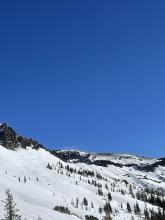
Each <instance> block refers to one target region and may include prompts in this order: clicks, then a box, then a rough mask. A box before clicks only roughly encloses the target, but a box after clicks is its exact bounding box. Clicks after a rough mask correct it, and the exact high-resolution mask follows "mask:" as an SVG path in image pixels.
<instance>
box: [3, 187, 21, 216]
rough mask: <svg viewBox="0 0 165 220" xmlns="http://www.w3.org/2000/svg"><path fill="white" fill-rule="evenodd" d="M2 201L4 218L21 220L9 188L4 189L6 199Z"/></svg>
mask: <svg viewBox="0 0 165 220" xmlns="http://www.w3.org/2000/svg"><path fill="white" fill-rule="evenodd" d="M3 202H4V203H5V208H4V210H5V218H4V220H21V216H20V215H19V214H18V212H19V210H18V209H16V203H15V202H14V199H13V195H12V194H11V192H10V190H9V189H7V190H6V199H5V201H3Z"/></svg>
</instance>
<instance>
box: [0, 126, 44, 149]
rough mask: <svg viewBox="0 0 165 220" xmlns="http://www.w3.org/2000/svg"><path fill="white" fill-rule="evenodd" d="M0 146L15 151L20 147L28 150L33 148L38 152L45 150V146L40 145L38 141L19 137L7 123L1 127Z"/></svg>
mask: <svg viewBox="0 0 165 220" xmlns="http://www.w3.org/2000/svg"><path fill="white" fill-rule="evenodd" d="M0 145H2V146H3V147H5V148H7V149H10V150H14V149H16V148H18V147H21V148H26V147H28V146H31V147H32V148H34V149H36V150H37V149H39V148H44V146H43V145H41V144H39V143H38V142H37V141H35V140H33V139H31V138H25V137H23V136H20V135H18V134H17V133H16V132H15V131H14V130H13V129H12V128H11V127H9V126H8V125H7V124H5V123H3V124H1V125H0Z"/></svg>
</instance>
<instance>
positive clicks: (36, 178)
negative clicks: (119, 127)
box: [0, 145, 165, 220]
mask: <svg viewBox="0 0 165 220" xmlns="http://www.w3.org/2000/svg"><path fill="white" fill-rule="evenodd" d="M76 157H77V159H76ZM0 177H1V178H0V219H1V218H4V203H3V202H2V201H1V200H4V198H5V190H6V189H10V191H11V193H12V194H13V196H14V200H15V201H16V203H17V208H18V209H19V210H20V213H21V215H22V217H23V219H24V218H26V219H27V220H35V219H36V220H37V219H38V216H40V217H41V218H42V220H78V219H83V220H85V219H88V218H87V216H88V217H89V216H93V219H94V217H96V219H99V220H102V219H103V218H104V215H105V212H104V207H105V204H106V203H107V202H109V203H110V205H111V208H112V214H111V217H112V219H114V220H124V219H127V220H132V219H135V220H138V219H145V218H144V209H145V210H146V209H147V210H152V209H153V210H154V211H155V212H157V211H158V206H159V207H161V208H160V209H161V210H162V207H163V206H162V204H158V202H156V201H155V200H154V201H151V199H150V197H151V195H152V196H154V197H155V198H157V197H159V199H160V200H161V201H163V197H164V196H165V161H164V159H159V160H157V159H147V158H143V157H136V156H133V155H126V154H120V155H119V154H88V153H84V152H79V151H58V152H55V151H54V152H49V151H48V150H45V149H43V148H38V149H34V147H33V146H29V147H26V148H22V147H18V148H15V149H14V150H11V149H7V148H5V147H4V146H1V145H0ZM109 194H110V195H111V197H112V199H111V198H109ZM145 196H146V198H147V199H146V198H144V197H145ZM127 203H129V205H130V207H131V211H129V210H128V204H127ZM137 203H138V206H139V208H140V212H139V213H135V212H134V211H135V208H134V206H136V204H137ZM61 206H62V207H64V208H65V209H66V208H67V210H69V212H70V214H69V213H64V212H63V213H62V212H61V210H60V209H59V207H61ZM55 207H56V208H55ZM54 208H55V210H54ZM91 219H92V218H91ZM93 219H92V220H93ZM94 220H95V219H94Z"/></svg>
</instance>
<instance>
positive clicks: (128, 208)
mask: <svg viewBox="0 0 165 220" xmlns="http://www.w3.org/2000/svg"><path fill="white" fill-rule="evenodd" d="M127 211H128V212H129V213H131V212H132V209H131V206H130V204H129V203H128V202H127Z"/></svg>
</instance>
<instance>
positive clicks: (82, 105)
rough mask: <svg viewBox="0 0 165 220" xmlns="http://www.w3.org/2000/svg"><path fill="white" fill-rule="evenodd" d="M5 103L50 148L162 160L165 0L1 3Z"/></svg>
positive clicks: (8, 114) (3, 109)
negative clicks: (125, 154) (142, 156)
mask: <svg viewBox="0 0 165 220" xmlns="http://www.w3.org/2000/svg"><path fill="white" fill-rule="evenodd" d="M0 103H1V105H0V120H1V122H6V123H8V124H9V125H11V126H12V127H14V128H15V129H16V130H17V132H19V133H21V134H23V135H25V136H28V137H33V138H34V139H37V140H38V141H40V142H41V143H43V144H45V145H46V146H47V147H49V148H61V147H62V148H70V147H74V148H78V149H81V150H84V151H96V152H98V151H99V152H101V151H104V152H105V151H108V152H127V153H135V154H140V155H147V156H165V1H164V0H162V1H152V0H146V1H144V0H138V1H132V0H125V1H123V0H120V1H119V0H114V1H111V0H104V1H98V0H90V1H86V0H82V1H77V0H71V1H68V0H65V1H64V0H60V1H55V0H53V1H42V0H40V1H37V0H35V1H34V0H33V1H31V0H28V1H22V0H21V1H17V0H16V1H0Z"/></svg>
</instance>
